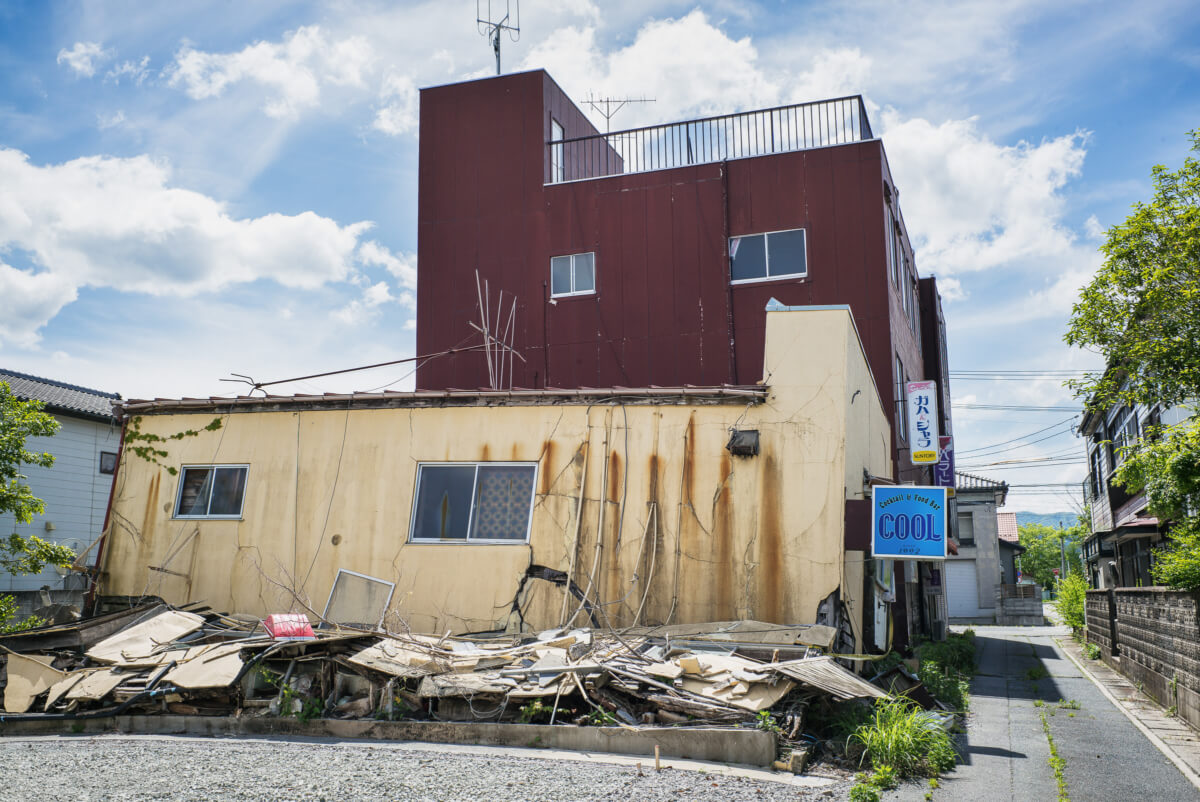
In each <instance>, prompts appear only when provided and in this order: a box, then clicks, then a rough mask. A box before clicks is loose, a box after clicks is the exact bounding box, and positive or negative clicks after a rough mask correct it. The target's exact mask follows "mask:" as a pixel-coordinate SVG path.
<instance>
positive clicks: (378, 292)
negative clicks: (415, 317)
mask: <svg viewBox="0 0 1200 802" xmlns="http://www.w3.org/2000/svg"><path fill="white" fill-rule="evenodd" d="M392 303H398V304H400V305H401V306H403V307H406V308H408V309H409V310H412V309H415V308H416V299H415V298H414V297H413V295H412V293H409V292H403V293H400V295H398V296H397V295H392V291H391V288H390V287H388V284H387V282H386V281H378V282H375V283H374V284H370V285H368V286H367V287H366V288H365V289H364V290H363V293H362V297H360V298H356V299H354V300H353V301H351V302H350V303H348V304H346V305H345V306H343V307H342V308H341V309H339V310H337V311H336V312H334V313H333V316H334V317H335V318H337V319H338V320H340V321H341V322H342V323H345V324H346V325H359V324H362V323H369V322H371V321H373V320H374V319H375V318H376V317H377V316H378V314H379V312H380V307H382V306H384V305H386V304H392Z"/></svg>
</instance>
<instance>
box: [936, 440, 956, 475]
mask: <svg viewBox="0 0 1200 802" xmlns="http://www.w3.org/2000/svg"><path fill="white" fill-rule="evenodd" d="M938 450H939V451H941V452H942V453H941V456H940V457H938V461H937V465H934V466H933V483H934V484H935V485H937V486H938V487H954V438H953V437H939V438H938Z"/></svg>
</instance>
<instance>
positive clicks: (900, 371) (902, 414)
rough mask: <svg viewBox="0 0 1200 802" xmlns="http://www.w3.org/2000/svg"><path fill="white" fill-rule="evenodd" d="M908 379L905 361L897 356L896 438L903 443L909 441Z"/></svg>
mask: <svg viewBox="0 0 1200 802" xmlns="http://www.w3.org/2000/svg"><path fill="white" fill-rule="evenodd" d="M907 381H908V379H907V378H906V377H905V374H904V363H903V362H901V361H900V357H899V356H897V357H896V376H895V383H896V439H897V440H898V441H899V442H901V443H907V442H908V399H907V398H905V395H904V390H905V388H904V385H905V383H906V382H907Z"/></svg>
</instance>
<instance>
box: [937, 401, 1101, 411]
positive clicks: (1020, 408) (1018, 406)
mask: <svg viewBox="0 0 1200 802" xmlns="http://www.w3.org/2000/svg"><path fill="white" fill-rule="evenodd" d="M950 406H952V407H954V408H956V409H988V410H1006V411H1018V412H1078V411H1079V407H1063V406H1032V405H1024V404H976V403H971V402H964V403H956V402H953V401H952V402H950Z"/></svg>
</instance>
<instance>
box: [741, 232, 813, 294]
mask: <svg viewBox="0 0 1200 802" xmlns="http://www.w3.org/2000/svg"><path fill="white" fill-rule="evenodd" d="M806 275H808V254H807V243H806V242H805V235H804V229H803V228H793V229H789V230H787V231H768V232H766V233H763V234H749V235H746V236H743V237H730V238H729V276H730V280H731V281H732V282H733V283H734V284H737V283H740V282H744V281H767V280H770V279H776V278H790V277H795V276H806Z"/></svg>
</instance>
